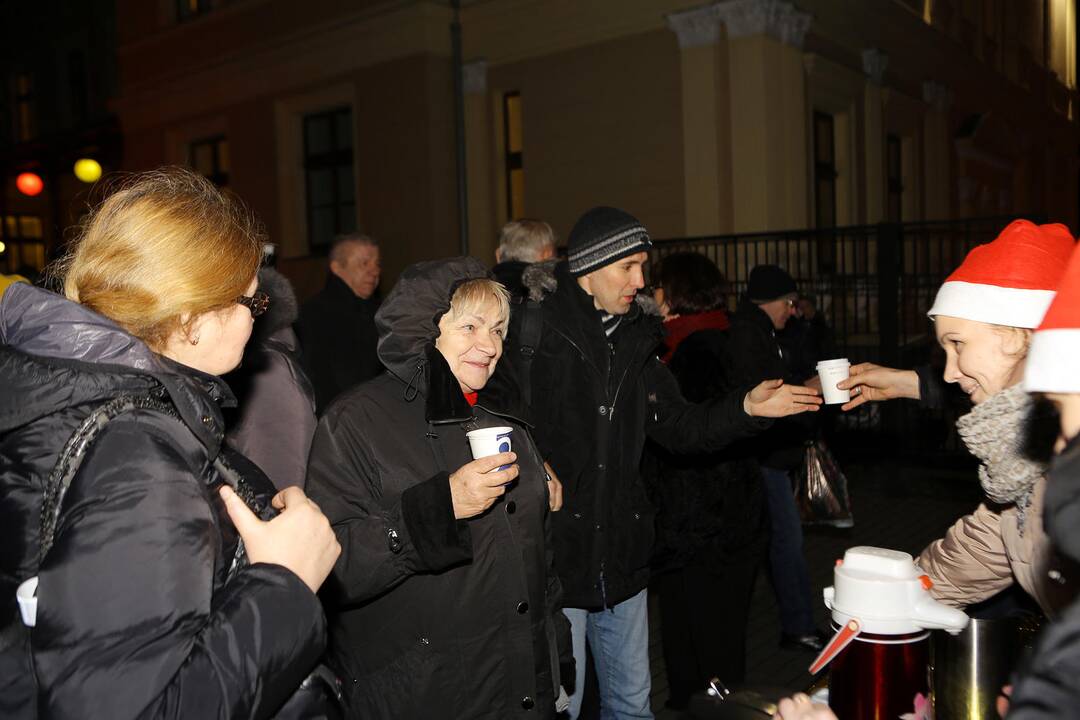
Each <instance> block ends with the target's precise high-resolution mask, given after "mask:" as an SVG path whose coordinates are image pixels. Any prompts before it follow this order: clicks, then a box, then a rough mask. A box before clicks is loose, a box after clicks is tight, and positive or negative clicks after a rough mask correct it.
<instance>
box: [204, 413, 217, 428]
mask: <svg viewBox="0 0 1080 720" xmlns="http://www.w3.org/2000/svg"><path fill="white" fill-rule="evenodd" d="M202 424H203V425H206V426H207V427H210V426H212V425H213V424H214V418H212V417H210V416H209V415H203V416H202Z"/></svg>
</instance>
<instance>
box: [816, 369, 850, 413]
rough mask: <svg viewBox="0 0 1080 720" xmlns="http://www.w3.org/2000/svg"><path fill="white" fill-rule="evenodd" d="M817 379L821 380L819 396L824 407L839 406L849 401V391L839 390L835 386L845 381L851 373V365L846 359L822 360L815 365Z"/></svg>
mask: <svg viewBox="0 0 1080 720" xmlns="http://www.w3.org/2000/svg"><path fill="white" fill-rule="evenodd" d="M817 373H818V378H819V379H820V380H821V394H822V395H824V396H825V404H826V405H839V404H842V403H846V402H848V401H850V400H851V391H850V390H840V389H839V388H837V387H836V384H837V383H839V382H842V381H844V380H847V379H848V377H849V375H850V373H851V363H850V362H848V359H847V358H837V359H836V360H822V361H821V362H819V363H818V364H817Z"/></svg>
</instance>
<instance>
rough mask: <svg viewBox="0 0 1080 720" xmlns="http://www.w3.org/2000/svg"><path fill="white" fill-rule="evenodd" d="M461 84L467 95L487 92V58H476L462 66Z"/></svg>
mask: <svg viewBox="0 0 1080 720" xmlns="http://www.w3.org/2000/svg"><path fill="white" fill-rule="evenodd" d="M461 84H462V87H463V88H464V90H465V94H466V95H483V94H484V93H486V92H487V60H474V61H473V62H471V63H465V64H464V65H462V66H461Z"/></svg>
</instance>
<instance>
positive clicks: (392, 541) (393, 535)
mask: <svg viewBox="0 0 1080 720" xmlns="http://www.w3.org/2000/svg"><path fill="white" fill-rule="evenodd" d="M386 546H387V547H388V548H390V552H392V553H399V552H401V538H400V537H398V532H397V530H395V529H394V528H390V529H389V530H387V531H386Z"/></svg>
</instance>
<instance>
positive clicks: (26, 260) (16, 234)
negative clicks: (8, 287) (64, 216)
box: [0, 215, 45, 273]
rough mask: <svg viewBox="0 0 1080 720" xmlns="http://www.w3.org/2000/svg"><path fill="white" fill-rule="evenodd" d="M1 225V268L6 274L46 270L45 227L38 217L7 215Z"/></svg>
mask: <svg viewBox="0 0 1080 720" xmlns="http://www.w3.org/2000/svg"><path fill="white" fill-rule="evenodd" d="M3 220H4V222H3V223H0V241H2V242H3V243H4V251H3V252H2V253H0V267H3V266H4V265H5V264H6V266H7V270H6V272H20V271H22V272H28V271H30V270H32V271H33V272H35V273H40V272H41V271H42V270H44V268H45V226H44V223H43V222H42V220H41V217H39V216H37V215H7V216H5V217H4V218H3Z"/></svg>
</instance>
